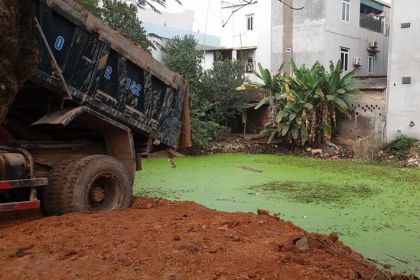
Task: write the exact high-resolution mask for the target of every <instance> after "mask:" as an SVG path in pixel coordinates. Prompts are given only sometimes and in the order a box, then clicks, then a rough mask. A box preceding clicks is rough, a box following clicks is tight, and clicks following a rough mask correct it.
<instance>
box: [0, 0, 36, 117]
mask: <svg viewBox="0 0 420 280" xmlns="http://www.w3.org/2000/svg"><path fill="white" fill-rule="evenodd" d="M32 5H33V3H32V1H28V0H2V1H0V18H1V20H0V32H1V33H0V123H1V122H2V121H3V119H4V118H5V116H6V114H7V111H8V108H9V106H10V105H11V104H12V103H13V101H14V99H15V96H16V94H17V93H18V91H19V89H20V87H21V86H22V84H23V82H24V81H25V80H26V79H28V78H29V76H30V75H31V74H32V70H33V69H34V68H35V67H36V66H37V65H38V62H39V48H38V43H37V40H36V30H35V23H34V20H33V18H34V14H33V11H34V8H33V7H32Z"/></svg>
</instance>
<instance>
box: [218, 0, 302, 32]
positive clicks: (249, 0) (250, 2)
mask: <svg viewBox="0 0 420 280" xmlns="http://www.w3.org/2000/svg"><path fill="white" fill-rule="evenodd" d="M265 1H267V0H265ZM278 1H279V2H280V3H282V4H283V5H285V6H286V7H288V8H290V9H292V10H295V11H300V10H303V9H304V8H305V7H303V6H302V7H293V6H292V5H289V4H287V3H285V2H284V0H278ZM242 2H244V3H243V4H237V5H231V6H226V7H222V9H229V8H236V9H234V10H233V11H232V12H231V13H230V15H229V17H228V19H227V20H226V21H225V22H224V23H223V24H222V27H225V26H226V25H227V24H228V23H229V21H230V19H231V18H232V17H233V15H234V14H235V13H236V12H238V11H239V10H241V9H242V8H244V7H247V6H249V5H253V4H257V3H258V0H242Z"/></svg>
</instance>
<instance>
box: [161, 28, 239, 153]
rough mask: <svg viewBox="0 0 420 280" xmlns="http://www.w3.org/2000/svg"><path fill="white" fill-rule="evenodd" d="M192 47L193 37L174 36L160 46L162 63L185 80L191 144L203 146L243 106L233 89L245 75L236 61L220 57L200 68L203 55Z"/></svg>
mask: <svg viewBox="0 0 420 280" xmlns="http://www.w3.org/2000/svg"><path fill="white" fill-rule="evenodd" d="M196 47H197V40H196V39H195V38H194V37H193V36H185V37H183V38H179V37H176V38H174V39H173V40H171V41H169V42H168V43H167V45H166V46H165V48H164V53H165V56H164V62H165V64H166V65H167V66H168V68H169V69H171V70H173V71H176V72H178V73H180V74H181V75H183V76H184V77H185V79H186V80H187V81H188V84H189V89H190V95H191V100H192V110H191V119H192V131H193V137H194V144H196V145H199V146H205V145H207V143H208V141H209V140H211V139H213V138H214V137H216V136H218V135H220V134H223V133H226V132H227V131H228V129H227V128H226V123H227V120H228V118H229V117H230V116H233V115H234V114H235V113H238V111H240V110H241V108H242V107H243V104H244V102H245V99H244V97H243V95H242V93H239V92H238V91H236V88H237V87H239V86H240V85H242V83H243V82H244V80H245V78H244V69H243V67H242V66H241V65H240V64H239V63H238V62H234V61H231V60H226V59H221V58H220V57H219V58H218V59H216V60H215V62H214V64H213V68H212V69H210V70H208V71H204V70H203V68H202V66H201V62H202V58H203V55H202V52H201V51H199V50H197V49H196Z"/></svg>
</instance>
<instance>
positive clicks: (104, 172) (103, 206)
mask: <svg viewBox="0 0 420 280" xmlns="http://www.w3.org/2000/svg"><path fill="white" fill-rule="evenodd" d="M44 192H45V195H44V196H43V209H44V212H45V214H47V215H61V214H65V213H69V212H94V211H103V210H112V209H119V208H127V207H130V205H131V201H132V192H133V185H132V183H131V180H130V175H129V172H128V170H127V169H126V168H125V166H124V165H123V164H122V163H121V162H120V161H118V160H117V159H116V158H114V157H111V156H106V155H93V156H84V157H77V158H73V159H70V160H65V161H63V162H62V163H61V164H60V165H58V166H57V167H56V168H54V169H53V170H52V171H51V174H50V181H49V185H48V186H47V187H46V189H45V190H44Z"/></svg>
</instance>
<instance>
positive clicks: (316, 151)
mask: <svg viewBox="0 0 420 280" xmlns="http://www.w3.org/2000/svg"><path fill="white" fill-rule="evenodd" d="M311 153H312V154H313V155H322V153H323V151H322V149H314V150H311Z"/></svg>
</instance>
